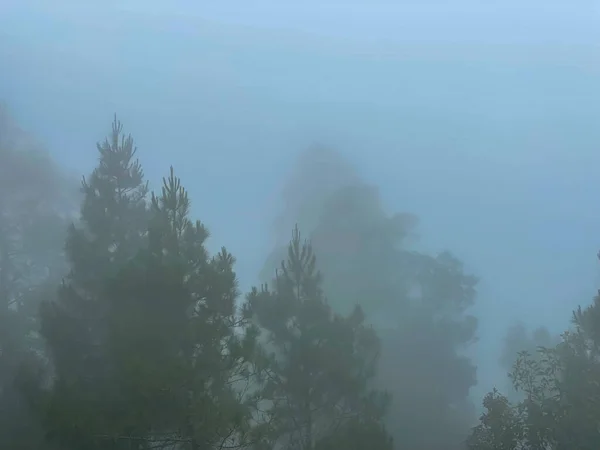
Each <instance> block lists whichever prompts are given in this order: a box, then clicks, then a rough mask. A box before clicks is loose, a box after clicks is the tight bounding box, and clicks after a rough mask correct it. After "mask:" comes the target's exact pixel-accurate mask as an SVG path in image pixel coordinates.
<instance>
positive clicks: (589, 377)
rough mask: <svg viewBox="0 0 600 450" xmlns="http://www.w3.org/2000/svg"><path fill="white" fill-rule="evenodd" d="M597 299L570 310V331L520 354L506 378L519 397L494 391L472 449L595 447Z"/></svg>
mask: <svg viewBox="0 0 600 450" xmlns="http://www.w3.org/2000/svg"><path fill="white" fill-rule="evenodd" d="M599 306H600V297H598V296H597V297H596V298H595V299H594V302H593V304H592V305H590V306H588V307H587V308H585V309H582V308H581V307H580V308H578V309H577V311H575V312H574V314H573V324H574V329H573V330H572V331H568V332H566V333H564V334H563V336H562V339H561V342H560V343H558V344H557V345H555V346H554V347H549V348H548V347H540V348H539V349H538V350H537V352H536V354H535V355H531V354H530V353H529V352H527V351H523V352H521V353H520V354H519V357H518V359H517V361H516V362H515V364H514V367H513V372H512V373H511V379H512V381H513V384H514V387H515V388H516V389H518V390H519V391H520V392H522V396H523V399H522V400H521V401H519V402H518V403H516V404H514V405H510V404H509V403H508V401H507V399H506V398H505V397H502V396H500V395H498V394H497V393H496V392H494V393H492V394H488V396H487V397H486V399H485V400H484V407H485V408H486V410H487V412H486V413H485V414H484V415H483V416H482V417H481V423H480V424H479V425H478V426H477V427H476V428H475V429H474V430H473V433H472V435H471V437H470V440H469V448H470V449H472V450H488V449H502V450H503V449H509V448H511V449H512V448H518V449H523V450H529V449H531V450H568V449H578V450H591V449H595V448H598V446H599V445H600V434H599V432H598V430H599V426H600V382H599V381H598V380H600V359H599V358H598V357H599V356H600V355H599V353H598V348H599V344H600V341H599V340H598V338H599V337H600V335H599V334H598V333H597V330H598V329H599V327H600V321H599V320H598V318H600V314H598V308H599Z"/></svg>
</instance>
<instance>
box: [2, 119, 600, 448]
mask: <svg viewBox="0 0 600 450" xmlns="http://www.w3.org/2000/svg"><path fill="white" fill-rule="evenodd" d="M105 125H110V121H107V124H99V130H105V129H106V131H107V136H106V139H105V140H104V141H102V142H99V143H98V144H97V145H96V146H94V142H93V140H92V142H90V148H89V151H90V152H96V154H97V165H96V167H95V168H94V169H93V170H92V171H91V172H90V173H87V174H84V176H83V178H82V181H81V182H79V181H78V180H76V179H75V180H73V179H72V178H71V177H70V176H69V175H67V174H65V173H64V172H63V171H62V170H61V168H60V167H59V166H58V165H57V164H55V163H54V162H53V161H52V159H51V158H50V157H49V155H48V154H47V153H46V152H45V151H44V150H43V149H42V147H43V146H40V145H38V144H37V143H36V142H35V141H34V140H33V139H32V138H31V136H29V135H28V133H26V132H24V131H22V130H21V129H20V128H19V127H18V126H17V125H16V124H15V123H14V121H13V120H12V119H11V118H10V115H9V114H8V112H7V111H2V113H1V115H0V448H2V449H11V450H149V449H173V450H175V449H176V450H207V449H210V450H224V449H248V450H364V449H367V448H368V449H371V450H392V449H396V450H517V449H518V450H588V449H589V450H597V449H598V448H600V296H599V297H596V298H594V299H590V300H591V301H590V302H589V303H588V304H586V305H582V306H581V307H579V308H578V309H577V310H576V311H573V316H572V325H571V326H570V328H569V329H568V330H565V331H564V333H563V334H562V335H561V336H553V335H552V334H551V333H549V332H548V331H547V330H546V329H544V328H541V329H538V330H534V331H531V330H528V329H527V328H526V327H525V326H523V325H515V326H514V327H512V328H511V329H509V330H508V331H507V336H506V339H505V346H504V351H503V353H502V354H501V355H498V356H497V358H498V361H499V363H500V364H501V366H502V367H503V368H505V369H506V372H507V373H509V375H508V380H509V383H507V385H506V386H499V387H498V389H494V390H493V391H492V392H490V393H488V394H487V395H486V396H485V397H484V398H483V399H478V404H474V402H473V401H472V400H471V398H470V397H469V392H470V390H471V388H473V387H474V386H475V385H476V384H477V367H476V363H475V361H473V360H472V359H471V358H470V357H469V356H468V349H469V348H470V347H471V346H473V345H476V341H477V332H478V321H477V317H476V316H475V315H474V314H473V313H472V307H473V305H474V304H475V302H476V301H477V288H478V283H479V279H478V277H477V274H473V273H469V272H468V271H467V270H466V269H465V266H464V265H463V263H462V262H461V261H460V260H459V259H458V258H457V257H456V256H455V255H453V254H452V253H451V252H449V251H443V252H439V253H437V254H430V253H426V252H423V251H419V250H417V249H416V248H415V246H414V245H413V242H414V241H415V240H416V239H417V237H418V236H417V234H418V218H417V217H415V216H414V215H412V214H411V213H410V212H396V213H389V212H387V211H386V210H385V208H384V206H383V203H382V200H381V198H380V194H379V191H378V188H377V186H374V185H371V184H369V183H368V182H366V181H365V180H363V179H362V178H361V177H360V176H359V174H358V172H357V171H355V170H354V168H353V167H352V165H351V164H350V163H349V162H348V161H346V160H345V159H344V157H343V156H342V155H341V154H339V153H337V152H335V151H333V150H329V149H325V148H321V147H315V148H309V149H307V150H306V151H305V152H304V153H302V154H301V155H300V156H299V158H298V161H297V164H296V166H295V168H294V171H293V175H292V176H291V177H290V178H289V179H288V180H287V185H286V187H285V189H284V191H283V192H282V196H283V199H284V204H285V208H284V210H283V211H282V213H281V214H280V217H279V218H278V220H277V225H276V227H275V228H276V230H274V231H273V233H274V235H276V239H275V240H276V242H277V243H276V245H274V248H272V251H271V253H270V254H268V255H265V257H264V261H265V262H264V267H263V269H262V270H261V271H260V273H257V274H256V283H255V287H254V288H252V289H250V290H249V291H248V292H241V289H240V287H239V284H238V279H237V275H236V264H235V263H236V259H235V255H232V254H231V253H230V252H229V251H228V250H227V248H226V247H225V246H223V247H221V250H220V251H218V252H215V253H211V252H209V250H208V248H207V240H208V239H209V236H210V230H209V228H208V226H207V225H205V224H207V223H210V217H202V211H201V210H200V211H196V209H194V214H199V217H195V215H193V214H192V209H193V208H192V205H193V204H194V203H193V202H194V199H191V198H189V196H188V192H187V190H186V188H185V183H186V182H191V181H192V180H181V179H180V178H179V177H178V176H177V170H176V168H173V167H170V168H169V167H166V168H165V177H164V178H163V179H162V184H159V185H158V186H159V189H157V190H154V191H151V189H150V188H149V181H148V180H146V179H145V175H144V170H143V166H142V163H143V149H140V152H139V155H138V151H137V147H136V144H135V141H134V138H133V137H132V136H131V135H129V134H128V133H127V131H126V129H125V128H124V126H123V124H121V122H120V121H119V120H118V119H117V117H115V118H114V121H113V122H112V125H111V126H110V127H106V126H105ZM138 156H139V157H140V158H141V159H139V160H138ZM215 170H220V169H219V168H215ZM153 181H157V180H153ZM158 181H160V180H158ZM217 188H218V187H215V189H217ZM206 195H212V194H211V192H207V193H206ZM200 209H201V208H200ZM240 220H243V219H242V218H240ZM219 244H223V245H224V244H226V243H219ZM590 251H593V252H595V249H590Z"/></svg>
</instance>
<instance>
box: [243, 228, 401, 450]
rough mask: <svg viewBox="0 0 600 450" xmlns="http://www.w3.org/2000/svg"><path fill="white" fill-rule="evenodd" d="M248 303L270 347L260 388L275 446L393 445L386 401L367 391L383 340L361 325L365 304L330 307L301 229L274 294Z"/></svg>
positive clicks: (256, 295)
mask: <svg viewBox="0 0 600 450" xmlns="http://www.w3.org/2000/svg"><path fill="white" fill-rule="evenodd" d="M248 304H249V311H250V312H251V313H252V314H253V316H254V317H255V318H256V319H257V322H258V324H259V325H260V327H261V328H262V329H263V330H264V332H265V334H266V342H267V345H268V346H269V347H268V348H270V349H272V350H273V351H272V352H271V355H270V357H269V359H268V364H267V365H266V366H265V385H264V390H263V395H264V400H267V401H268V402H269V404H270V409H269V414H270V416H271V419H270V420H269V423H270V424H271V431H272V434H271V445H272V446H273V447H274V448H280V447H279V446H283V448H289V449H299V450H312V449H322V448H323V449H325V448H327V449H333V448H335V449H337V448H340V449H342V448H354V447H348V446H347V444H348V439H349V438H350V437H351V436H354V438H355V439H362V440H354V442H353V444H358V443H360V442H363V444H364V443H366V442H367V441H368V442H371V446H372V445H380V444H381V446H380V447H377V448H382V449H388V448H390V445H391V444H390V440H389V438H388V436H387V434H386V432H385V429H384V428H383V427H382V425H381V418H382V416H383V413H384V411H385V407H386V405H387V401H388V397H387V394H385V393H383V392H379V391H374V390H372V389H371V388H370V381H371V380H372V378H373V376H374V375H375V367H376V364H377V360H378V356H379V352H380V347H379V340H378V338H377V336H376V334H375V332H374V330H373V329H372V328H371V327H369V326H367V325H365V324H364V315H363V313H362V311H361V309H360V307H357V308H355V309H354V311H353V312H352V313H351V314H350V315H349V316H346V317H344V316H340V315H337V314H335V313H334V312H333V311H332V310H331V308H330V306H329V305H328V303H327V300H326V299H325V296H324V294H323V291H322V289H321V275H320V273H319V271H318V270H317V268H316V258H315V256H314V254H313V252H312V246H311V244H310V243H309V242H307V241H305V242H302V240H301V237H300V233H299V232H298V229H297V228H296V229H295V231H294V234H293V237H292V241H291V243H290V245H289V247H288V258H287V261H285V262H283V263H282V265H281V271H280V272H277V276H276V278H275V280H274V282H273V287H272V289H268V288H267V287H264V288H262V289H260V290H259V289H254V290H253V291H252V292H251V293H250V295H249V296H248ZM342 430H343V431H342ZM361 430H362V432H361V433H359V435H360V436H361V437H359V436H358V435H356V433H358V432H359V431H361ZM348 433H350V434H348ZM366 436H368V438H367V437H366ZM356 448H358V447H356Z"/></svg>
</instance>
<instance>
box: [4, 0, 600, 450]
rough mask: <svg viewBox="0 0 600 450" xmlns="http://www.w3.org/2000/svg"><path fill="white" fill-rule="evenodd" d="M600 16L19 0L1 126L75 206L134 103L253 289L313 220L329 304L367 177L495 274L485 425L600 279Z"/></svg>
mask: <svg viewBox="0 0 600 450" xmlns="http://www.w3.org/2000/svg"><path fill="white" fill-rule="evenodd" d="M599 25H600V6H599V4H598V2H594V1H573V2H550V3H548V2H543V3H542V2H539V1H534V2H529V3H527V4H523V2H515V1H508V2H501V3H500V2H492V3H486V4H482V3H479V2H473V1H463V0H452V1H446V2H441V1H434V0H427V1H421V2H416V1H408V2H401V3H392V2H384V1H375V2H366V1H358V0H352V1H349V2H325V3H323V2H308V3H307V2H303V3H296V4H293V3H290V2H287V3H285V4H284V3H277V2H272V1H260V2H252V3H247V2H239V1H234V2H226V3H211V4H207V5H201V4H198V3H197V2H190V1H177V2H168V3H167V2H158V1H150V2H141V1H122V2H96V3H94V4H85V5H84V4H80V3H77V2H70V1H57V2H55V3H53V4H52V5H50V4H49V3H47V2H39V1H25V2H16V1H12V0H9V1H8V2H4V3H3V5H2V6H0V62H1V67H2V70H1V71H0V101H1V102H2V103H3V105H4V106H5V110H6V111H7V113H6V114H7V116H6V118H4V117H3V118H2V120H3V121H4V122H7V121H9V120H10V121H11V123H15V124H18V127H19V129H22V130H25V131H24V133H26V134H27V135H28V136H30V137H31V139H35V141H36V144H35V146H36V148H43V149H44V151H45V152H46V154H47V155H48V157H49V158H51V159H52V161H53V163H52V164H55V165H56V173H60V175H56V174H55V173H54V172H52V173H53V175H52V176H57V177H59V178H60V179H61V180H64V181H61V183H63V182H64V183H65V184H64V186H66V187H63V185H61V188H60V190H61V194H60V195H58V194H56V195H55V194H53V195H54V197H53V200H52V202H56V203H57V204H58V203H60V205H61V206H60V207H58V206H57V208H59V209H61V208H62V210H64V209H68V210H69V211H72V210H74V211H77V210H78V209H79V206H78V203H79V201H80V197H78V196H77V194H76V192H77V189H78V187H79V186H78V178H79V177H81V176H82V175H86V176H88V174H90V173H91V172H92V170H93V168H94V167H95V166H96V164H97V161H98V153H97V151H96V142H103V141H104V139H105V137H106V136H107V135H110V123H111V121H112V119H113V116H114V114H115V113H116V114H117V117H118V120H119V121H121V122H122V123H123V125H124V130H125V134H129V133H131V134H132V136H133V138H134V139H135V146H136V147H137V148H138V153H137V154H136V157H139V158H140V161H141V163H142V165H143V168H144V174H145V178H146V179H147V180H148V181H149V187H150V189H151V190H154V191H156V192H158V191H160V188H161V179H162V177H163V176H168V168H169V167H170V166H173V168H174V171H175V173H176V175H177V177H180V178H181V180H182V183H183V184H184V185H185V187H186V190H187V192H188V193H189V197H190V199H191V211H192V215H193V216H194V217H197V218H199V219H200V220H201V221H202V222H203V224H205V225H206V226H207V228H208V230H209V231H210V239H209V240H208V241H207V244H206V245H207V248H208V249H209V250H210V252H211V253H216V252H219V249H220V248H221V246H222V245H225V246H226V247H227V250H228V251H230V252H231V253H232V254H233V255H234V256H235V259H236V262H235V273H236V277H237V279H238V281H239V283H238V286H239V290H240V291H241V292H242V293H245V292H248V291H249V290H250V289H251V287H252V286H255V285H258V284H260V283H263V282H270V281H271V280H272V278H273V276H274V273H275V272H274V271H275V269H276V268H277V267H278V266H279V260H280V259H285V254H286V253H285V248H286V247H287V244H288V241H289V240H290V238H291V237H292V230H293V228H294V226H295V225H296V224H298V226H299V230H300V232H301V233H302V236H304V237H308V238H312V239H313V241H314V242H313V244H314V250H315V255H316V259H317V265H318V266H319V269H320V270H321V271H322V273H323V277H324V283H325V284H324V286H325V288H324V289H325V292H326V294H327V296H328V297H332V298H331V299H330V300H331V303H332V305H333V303H334V299H333V297H336V295H337V296H338V297H340V298H342V297H343V298H347V297H348V295H349V294H346V293H345V294H341V293H339V292H338V291H336V290H335V289H334V287H335V286H334V287H327V286H330V285H328V284H327V279H328V272H330V273H331V276H330V280H335V283H334V284H335V285H336V286H339V285H341V284H346V282H349V280H348V279H347V278H344V277H343V276H342V275H340V274H343V273H345V272H343V271H342V269H340V267H341V265H340V264H341V262H340V261H338V259H339V258H338V259H335V256H336V253H335V251H334V250H333V247H332V248H330V247H328V245H329V244H327V243H326V242H325V243H323V242H322V243H321V244H319V242H318V236H319V235H318V232H319V230H322V229H324V228H325V229H327V230H329V231H331V232H332V233H334V234H335V230H337V228H335V227H334V226H333V225H331V224H332V223H333V219H324V218H323V217H324V212H327V211H328V208H333V206H332V205H335V204H336V203H335V201H337V200H335V199H334V200H332V198H335V195H337V194H336V193H338V191H339V190H341V189H344V188H348V187H350V188H352V187H353V188H354V189H357V192H363V188H364V189H366V186H370V187H371V188H372V189H373V192H374V193H373V194H372V195H373V197H372V199H371V200H364V202H365V204H368V205H371V204H372V205H377V206H373V207H372V210H373V211H375V210H376V212H373V213H372V214H373V217H374V218H375V217H376V218H378V219H377V220H381V221H385V220H388V219H389V218H393V217H398V216H394V214H397V213H398V214H401V217H404V218H407V217H411V218H414V221H413V220H412V219H411V220H410V221H408V222H410V226H409V225H408V222H406V223H405V225H406V228H405V229H404V231H406V232H407V236H406V237H404V234H403V237H402V242H403V243H402V244H401V247H402V248H406V249H407V250H406V251H407V252H408V249H410V251H411V252H417V253H419V254H420V255H425V256H427V257H431V258H435V257H437V255H440V254H443V252H445V251H448V252H451V254H452V255H453V257H455V258H456V259H457V260H458V261H460V263H461V269H460V270H461V271H462V272H461V273H463V272H464V274H465V276H471V275H472V276H473V277H476V278H477V280H478V282H477V284H476V286H475V290H476V295H475V298H474V300H473V302H472V305H471V304H470V305H469V306H468V308H467V312H465V314H468V315H469V316H472V317H474V318H476V321H477V327H476V331H474V335H473V342H471V340H469V342H470V343H469V344H468V345H466V344H465V345H464V347H463V346H462V344H461V348H460V349H458V347H457V349H455V350H456V352H457V355H460V357H468V358H470V363H472V365H473V367H475V368H476V375H475V379H476V381H475V382H474V383H472V384H471V385H469V386H468V388H467V395H466V396H465V398H463V399H462V400H461V401H463V400H464V402H465V405H466V404H467V403H468V404H469V405H468V406H465V408H466V409H469V408H471V409H472V410H469V411H470V412H469V413H468V414H470V416H469V419H468V420H467V419H465V420H466V421H467V422H469V423H468V424H467V425H465V429H467V428H468V426H474V425H475V424H476V423H477V418H478V416H479V414H480V413H481V411H483V409H484V408H483V406H482V398H483V397H484V395H485V394H486V393H487V392H489V391H490V390H492V389H493V388H494V387H497V388H498V389H499V390H510V389H511V388H510V385H511V382H510V380H509V379H508V377H507V372H508V371H510V370H511V366H512V365H513V364H514V363H515V361H516V360H517V353H518V351H519V350H528V351H531V352H535V348H536V345H542V346H548V347H553V346H555V345H557V342H558V341H559V336H560V334H561V333H563V332H564V331H565V330H567V329H568V328H569V327H570V326H571V318H572V311H573V310H576V309H577V307H578V306H579V305H583V306H585V305H588V304H590V302H591V300H592V298H593V296H594V295H595V294H596V290H597V288H598V282H599V281H600V280H599V278H598V266H597V253H598V249H600V239H599V234H598V230H600V210H597V208H596V207H595V199H596V192H595V186H596V184H597V174H596V168H597V167H599V166H600V153H599V152H598V143H599V142H600V128H599V127H598V126H597V123H598V120H599V119H600V77H599V75H600V58H599V57H598V45H599V44H600V26H599ZM9 115H10V119H8V116H9ZM15 127H16V125H15ZM13 128H14V127H13ZM5 134H6V135H9V134H10V135H14V131H11V132H8V131H6V132H5ZM0 143H2V145H4V147H7V148H8V147H11V150H12V147H14V145H13V143H12V142H8V141H3V140H2V136H0ZM27 146H28V147H32V145H30V144H27ZM315 149H319V150H315ZM2 150H4V148H3V149H2ZM319 152H322V153H319ZM318 155H321V156H318ZM323 155H328V156H323ZM28 158H29V157H27V158H25V159H26V160H29V159H28ZM323 158H324V159H323ZM324 160H326V161H325V162H323V161H324ZM6 161H8V160H6ZM1 163H2V164H5V163H4V162H1ZM32 164H33V163H32ZM303 164H304V165H303ZM40 166H41V167H46V166H47V165H46V164H41V165H40ZM48 167H49V165H48ZM307 167H308V168H307ZM48 170H50V169H48ZM53 170H54V169H53ZM0 174H4V172H2V171H1V170H0ZM3 177H4V175H3ZM30 178H31V179H33V178H35V179H40V178H39V175H34V174H32V175H24V176H22V177H20V179H18V180H17V181H18V182H19V183H22V182H23V181H24V180H29V179H30ZM17 181H14V182H11V183H13V184H11V185H10V186H8V187H7V188H6V189H5V188H4V186H3V187H2V188H1V189H3V191H4V192H9V191H10V190H11V189H17V186H18V183H17ZM57 183H58V182H53V183H51V184H53V185H56V184H57ZM42 189H43V188H42ZM290 192H291V193H290ZM348 195H349V196H351V197H352V195H353V194H348ZM361 195H362V194H361ZM365 195H367V194H365ZM369 195H371V194H369ZM59 197H60V201H59V200H58V198H59ZM65 198H67V200H65ZM352 198H358V197H352ZM369 198H371V197H369ZM338 200H339V198H338ZM65 202H67V203H69V202H70V203H69V205H70V206H68V207H66V206H64V203H65ZM332 202H333V203H332ZM327 205H329V206H327ZM361 205H362V203H361ZM348 208H350V207H348ZM352 208H356V211H371V209H369V208H371V206H368V207H367V206H364V205H362V206H356V205H355V206H352ZM361 208H363V209H361ZM344 211H346V210H344ZM353 211H354V210H353ZM347 212H348V211H346V212H345V213H347ZM345 213H344V214H345ZM69 214H70V213H69ZM340 214H341V213H340ZM348 214H350V213H348ZM361 214H362V215H361V217H364V215H368V214H371V212H368V213H367V212H364V213H363V212H361ZM65 215H68V214H67V213H65V214H63V215H62V216H61V217H63V218H64V216H65ZM69 217H70V216H69ZM340 217H342V215H340ZM344 217H345V216H344ZM348 217H350V216H348ZM379 218H380V219H379ZM384 218H385V220H384ZM65 220H66V219H65ZM340 220H346V219H340ZM347 220H348V221H351V219H347ZM352 220H353V219H352ZM373 220H375V219H373ZM390 220H391V219H390ZM407 220H408V219H407ZM403 223H404V222H403ZM336 226H337V225H336ZM403 226H404V225H403ZM323 227H324V228H323ZM64 229H65V231H66V225H65V227H64ZM409 229H410V233H408V230H409ZM49 233H54V234H52V236H56V233H58V232H57V231H56V230H53V231H49ZM408 234H410V236H408ZM61 236H62V235H61ZM53 239H54V238H53ZM56 239H57V240H59V241H60V240H61V239H64V237H60V238H58V237H56ZM390 242H391V241H390ZM404 242H407V243H406V245H405V244H404ZM40 245H42V244H40ZM44 245H45V244H44ZM282 249H283V251H282V252H280V250H282ZM278 252H279V253H278ZM320 252H321V253H320ZM327 252H332V256H331V258H329V253H327ZM320 254H322V256H320ZM280 256H281V257H280ZM425 256H424V257H425ZM328 258H329V259H328ZM365 258H366V256H365ZM375 260H376V258H374V259H373V261H375ZM319 261H322V264H321V263H320V262H319ZM369 261H370V260H369ZM61 264H62V263H61ZM367 266H369V264H367ZM371 266H372V264H371ZM61 267H62V266H61ZM338 269H339V271H338ZM57 270H58V269H57ZM357 270H358V269H357ZM58 272H60V273H61V274H62V273H66V272H67V269H63V268H61V269H60V270H58ZM334 272H335V273H334ZM357 273H358V272H357ZM374 276H375V275H374ZM378 276H379V275H378ZM335 277H340V278H339V279H338V278H335ZM365 279H367V278H365ZM375 279H377V280H379V278H373V279H370V280H371V281H370V282H369V283H371V285H372V284H373V283H375V281H373V280H375ZM378 282H379V281H378ZM331 283H333V281H332V282H331ZM365 283H367V282H366V281H365ZM349 285H352V284H351V283H349ZM352 286H354V285H352ZM356 289H358V287H357V288H356ZM382 295H383V294H382ZM242 300H243V296H242ZM345 301H346V303H345V305H346V306H347V307H348V310H345V311H344V314H346V313H349V311H350V309H351V308H350V307H351V306H354V303H358V304H361V301H360V299H359V300H356V302H354V301H350V300H345ZM365 302H366V300H365ZM36 305H37V303H36ZM361 306H364V305H362V304H361ZM333 309H334V310H335V307H334V308H333ZM461 311H462V310H461ZM340 313H341V310H340ZM388 313H389V310H386V309H385V308H384V309H383V310H382V311H379V312H378V313H377V314H379V317H381V316H385V315H386V314H388ZM461 314H462V313H461ZM369 321H371V322H372V321H376V319H373V318H372V317H370V316H369V315H368V314H367V322H369ZM369 323H370V322H369ZM518 324H520V325H518ZM515 327H517V328H518V327H522V328H521V329H520V330H521V331H518V332H517V331H515V330H517V328H515ZM542 328H543V329H544V330H545V331H544V332H545V333H547V336H546V337H543V338H541V337H540V336H541V335H540V334H539V333H537V334H536V335H535V336H537V338H536V337H535V336H534V334H532V333H534V330H537V329H542ZM511 330H512V331H511ZM511 333H512V334H511ZM530 335H531V336H533V337H532V338H531V339H530V338H529V337H528V336H530ZM511 336H512V340H511ZM544 336H545V335H544ZM390 339H391V338H390ZM407 339H408V338H407ZM536 339H537V341H536ZM540 339H541V340H540ZM382 341H383V351H382V359H383V360H384V364H383V366H382V367H385V361H386V358H387V357H386V350H385V345H386V344H385V342H386V340H385V338H384V337H382ZM534 341H535V342H534ZM538 341H539V342H538ZM407 342H410V340H409V341H407ZM415 342H416V341H415ZM507 342H508V343H507ZM389 345H390V344H389V343H388V348H389ZM391 345H392V346H393V344H391ZM415 345H417V344H415ZM423 345H424V344H423ZM424 348H425V347H424ZM453 351H454V350H453ZM507 352H508V354H507ZM457 358H458V356H457ZM387 361H388V362H389V359H387ZM432 361H433V359H432ZM390 370H391V369H390ZM442 370H443V369H442ZM465 370H466V369H465ZM389 373H391V372H389ZM380 378H385V377H382V376H380ZM380 381H381V380H380ZM384 384H385V383H384ZM384 387H385V388H386V389H387V388H389V386H384ZM392 394H394V393H393V392H392ZM392 396H393V395H392ZM510 398H511V400H514V401H519V399H520V398H521V397H519V396H518V395H516V394H515V396H513V397H510ZM468 414H467V413H465V417H466V416H467V415H468ZM386 424H387V427H388V428H390V429H394V428H395V427H396V426H395V425H394V423H389V421H388V422H387V423H386ZM396 428H398V427H396ZM391 434H392V435H394V433H393V432H392V433H391ZM401 440H402V435H394V442H395V443H396V444H398V443H399V442H400V443H401ZM415 442H416V441H415ZM414 445H415V447H412V448H427V447H426V443H423V442H421V443H420V444H418V445H421V447H419V446H418V445H417V443H415V444H414ZM431 445H432V446H433V445H434V444H433V443H432V444H431ZM436 445H437V444H436ZM395 448H403V447H400V446H399V445H396V447H395ZM407 448H411V447H407ZM430 448H432V447H430ZM574 448H575V447H574ZM581 448H583V447H581Z"/></svg>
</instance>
